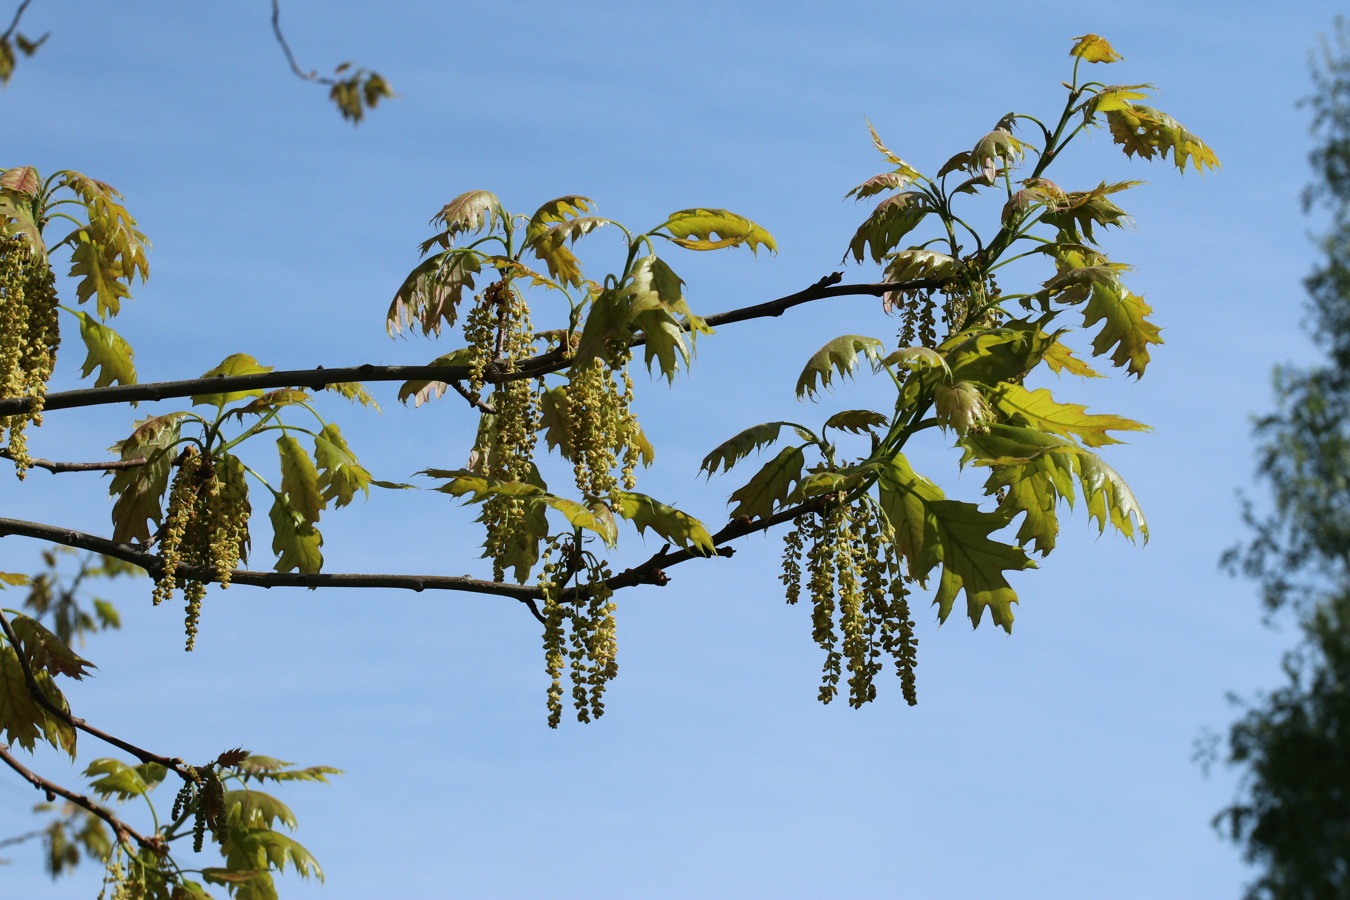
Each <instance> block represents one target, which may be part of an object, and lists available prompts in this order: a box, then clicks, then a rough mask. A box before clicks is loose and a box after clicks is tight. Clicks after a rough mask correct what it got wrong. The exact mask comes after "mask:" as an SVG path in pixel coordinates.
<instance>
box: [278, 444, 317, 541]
mask: <svg viewBox="0 0 1350 900" xmlns="http://www.w3.org/2000/svg"><path fill="white" fill-rule="evenodd" d="M277 452H278V453H279V454H280V455H281V490H282V492H283V493H284V494H285V495H286V497H287V499H289V500H290V503H291V506H292V507H293V508H294V509H295V511H296V512H298V513H300V515H301V517H303V519H304V520H305V522H306V523H307V524H310V525H313V524H314V523H315V522H317V521H319V513H320V512H321V511H322V510H323V507H324V498H323V491H322V489H321V488H320V487H319V472H318V470H317V469H315V468H314V463H313V462H312V461H311V460H310V458H309V454H308V453H306V452H305V448H304V447H302V446H300V442H299V441H298V440H296V439H295V438H293V437H291V436H290V435H289V434H287V435H283V436H281V437H279V438H277Z"/></svg>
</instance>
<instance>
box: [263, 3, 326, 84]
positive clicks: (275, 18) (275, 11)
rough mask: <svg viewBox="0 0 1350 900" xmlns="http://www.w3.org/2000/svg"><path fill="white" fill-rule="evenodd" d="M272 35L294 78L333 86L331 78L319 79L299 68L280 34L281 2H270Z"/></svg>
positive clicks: (317, 75)
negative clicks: (279, 46)
mask: <svg viewBox="0 0 1350 900" xmlns="http://www.w3.org/2000/svg"><path fill="white" fill-rule="evenodd" d="M272 33H273V34H274V35H276V38H277V43H278V44H280V45H281V52H282V53H285V54H286V62H287V63H289V64H290V66H291V71H292V72H294V73H295V77H296V78H299V79H300V80H301V81H314V82H317V83H319V84H326V85H330V86H331V85H332V84H334V81H333V79H331V78H321V77H319V73H318V72H316V71H311V72H306V71H305V70H304V69H301V68H300V64H299V63H297V62H296V61H295V54H294V53H292V52H291V45H290V44H288V43H286V35H284V34H282V33H281V0H272Z"/></svg>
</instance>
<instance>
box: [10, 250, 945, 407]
mask: <svg viewBox="0 0 1350 900" xmlns="http://www.w3.org/2000/svg"><path fill="white" fill-rule="evenodd" d="M837 281H838V278H836V277H835V276H834V275H831V276H828V277H826V278H822V279H821V280H820V281H818V282H816V283H815V284H813V285H812V286H811V287H809V288H806V289H805V290H802V291H798V292H796V293H795V294H789V295H787V296H786V297H779V298H778V299H777V300H770V301H768V302H765V303H758V304H755V305H753V306H745V307H741V308H739V309H733V310H728V311H727V312H723V313H716V314H714V315H711V316H708V317H707V318H706V319H704V321H705V322H707V323H708V324H709V325H713V326H717V325H730V324H732V323H735V322H745V321H748V320H750V319H760V318H767V317H773V316H781V315H782V314H783V313H784V312H786V311H787V310H789V309H791V308H793V307H795V306H800V305H802V304H804V303H810V302H812V301H814V300H824V299H827V298H830V297H847V296H867V295H870V296H874V297H880V296H881V295H882V294H885V293H887V292H889V291H900V290H922V289H926V288H931V287H937V286H939V284H940V282H937V281H933V280H931V279H917V280H914V281H899V282H897V281H884V282H878V283H875V284H838V283H837ZM645 343H646V338H645V337H644V336H643V335H641V334H639V335H636V336H635V337H634V338H633V340H632V341H631V342H630V346H635V347H636V346H641V345H642V344H645ZM570 364H571V363H570V360H569V358H568V355H567V353H566V351H565V350H563V349H562V348H558V349H554V350H549V351H548V352H546V353H541V354H539V355H538V356H534V357H531V358H529V359H524V360H518V361H517V362H516V363H515V365H514V366H513V367H512V369H511V371H510V372H507V371H505V370H504V367H503V366H502V365H501V364H500V363H494V364H492V365H489V366H488V368H487V370H486V371H485V372H484V375H483V378H484V381H486V382H488V383H491V384H500V383H503V382H507V381H517V380H520V379H526V378H538V377H539V376H540V375H546V374H548V373H550V372H557V371H560V370H562V369H565V368H567V367H568V366H569V365H570ZM469 374H470V373H469V367H468V366H374V365H363V366H347V367H343V368H337V369H325V368H324V367H322V366H319V367H317V368H314V369H290V370H286V371H279V372H263V373H259V374H256V375H216V376H213V377H211V378H191V379H185V380H183V381H160V382H151V383H148V384H126V385H123V384H119V385H109V386H108V387H102V388H81V389H78V390H73V391H57V392H55V393H51V394H48V395H47V397H46V400H45V401H44V403H43V410H44V411H52V410H58V409H72V408H75V407H82V406H103V405H106V404H112V403H130V402H133V401H135V402H139V401H147V400H167V399H169V398H171V397H190V396H192V395H193V394H200V393H205V392H210V393H217V392H223V391H248V390H259V389H262V390H268V389H271V388H279V387H305V388H313V389H318V388H323V387H327V386H328V385H330V384H336V383H338V382H342V381H369V382H374V381H412V380H424V381H443V382H446V383H450V382H452V381H454V380H455V379H467V378H468V377H469ZM32 402H33V400H32V399H31V398H28V397H12V398H7V399H0V416H9V415H15V414H19V413H23V412H26V411H27V410H28V409H29V407H30V406H31V404H32Z"/></svg>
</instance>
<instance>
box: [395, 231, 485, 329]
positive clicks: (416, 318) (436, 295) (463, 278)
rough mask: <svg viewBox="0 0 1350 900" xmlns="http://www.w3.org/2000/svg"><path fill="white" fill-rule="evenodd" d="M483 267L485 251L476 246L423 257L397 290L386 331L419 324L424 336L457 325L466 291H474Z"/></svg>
mask: <svg viewBox="0 0 1350 900" xmlns="http://www.w3.org/2000/svg"><path fill="white" fill-rule="evenodd" d="M482 266H483V257H482V254H481V253H479V252H478V251H477V250H472V249H459V248H456V249H452V250H446V251H445V252H443V253H438V254H436V255H435V256H431V257H428V258H427V259H425V260H423V261H422V262H421V263H419V264H418V265H417V266H416V267H414V268H413V270H412V271H411V272H409V273H408V277H407V278H405V279H403V284H401V285H399V288H398V290H397V291H395V292H394V299H393V300H392V301H391V302H390V304H389V310H388V312H387V313H386V314H385V331H387V332H388V333H389V334H390V335H393V334H398V333H401V332H402V331H403V329H404V328H411V327H412V326H413V324H417V325H420V326H421V329H422V334H423V335H424V336H430V335H433V334H436V335H439V334H440V333H441V328H442V327H443V326H451V325H454V324H455V318H456V316H457V314H458V307H459V303H460V301H461V300H462V299H463V297H464V290H465V289H466V288H467V289H468V290H471V291H472V290H473V287H474V276H475V275H477V274H478V273H479V272H481V271H482Z"/></svg>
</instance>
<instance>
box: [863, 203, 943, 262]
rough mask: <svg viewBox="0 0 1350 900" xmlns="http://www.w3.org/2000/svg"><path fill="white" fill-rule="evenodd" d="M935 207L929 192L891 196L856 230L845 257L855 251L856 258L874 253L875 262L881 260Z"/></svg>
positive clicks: (872, 255) (873, 259)
mask: <svg viewBox="0 0 1350 900" xmlns="http://www.w3.org/2000/svg"><path fill="white" fill-rule="evenodd" d="M932 211H933V207H932V205H931V204H930V202H929V200H928V197H927V195H926V194H923V193H921V192H919V191H904V192H902V193H899V194H895V195H894V196H891V197H887V198H886V199H885V200H882V201H881V202H880V203H878V204H877V208H876V209H874V210H872V214H871V215H870V216H868V217H867V220H866V221H864V222H863V223H862V225H860V226H859V227H858V230H857V231H856V232H854V234H853V239H852V240H851V241H849V244H848V252H846V253H845V254H844V258H845V259H847V258H848V257H849V255H850V254H851V255H852V256H853V259H854V260H855V261H856V262H862V261H863V258H864V257H865V256H871V258H872V261H873V262H877V263H879V262H881V260H882V258H883V257H885V256H886V254H888V253H890V252H891V251H892V250H894V249H895V248H896V246H897V245H898V244H899V243H900V239H901V238H903V237H904V236H905V235H907V234H909V233H910V232H911V231H913V230H914V228H915V226H917V225H918V224H919V223H920V222H922V221H923V219H924V217H925V216H927V215H928V214H929V213H930V212H932Z"/></svg>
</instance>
